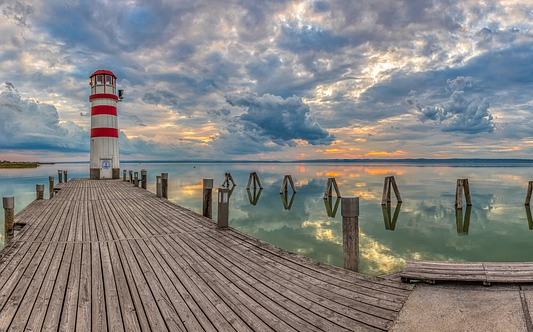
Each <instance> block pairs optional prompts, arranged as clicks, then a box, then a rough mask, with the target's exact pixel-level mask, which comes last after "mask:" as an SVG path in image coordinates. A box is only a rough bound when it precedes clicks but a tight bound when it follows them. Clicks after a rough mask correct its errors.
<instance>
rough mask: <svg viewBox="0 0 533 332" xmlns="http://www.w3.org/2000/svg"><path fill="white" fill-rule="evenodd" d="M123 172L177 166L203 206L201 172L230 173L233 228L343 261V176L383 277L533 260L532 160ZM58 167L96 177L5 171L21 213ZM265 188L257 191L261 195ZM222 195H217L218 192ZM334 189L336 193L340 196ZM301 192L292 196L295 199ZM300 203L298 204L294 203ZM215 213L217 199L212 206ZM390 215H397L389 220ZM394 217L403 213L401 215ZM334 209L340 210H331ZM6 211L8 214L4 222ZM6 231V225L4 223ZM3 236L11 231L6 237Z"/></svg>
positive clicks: (364, 266)
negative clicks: (430, 264) (462, 182)
mask: <svg viewBox="0 0 533 332" xmlns="http://www.w3.org/2000/svg"><path fill="white" fill-rule="evenodd" d="M122 168H123V169H128V170H129V169H132V170H134V171H140V170H141V169H142V168H145V169H147V170H148V177H149V184H148V190H150V191H152V192H154V191H155V176H156V175H157V174H159V173H161V172H167V173H169V199H170V200H171V201H172V202H174V203H176V204H180V205H182V206H185V207H187V208H190V209H192V210H194V211H196V212H199V213H201V206H202V198H201V196H202V186H201V183H202V179H203V178H214V182H215V187H218V186H219V185H221V184H222V182H223V180H224V173H225V172H231V174H232V176H233V178H234V179H235V181H236V183H237V187H236V188H235V190H234V191H233V193H232V196H231V199H230V226H231V227H234V228H236V229H238V230H241V231H243V232H245V233H247V234H250V235H252V236H254V237H256V238H259V239H262V240H265V241H267V242H269V243H272V244H274V245H276V246H279V247H282V248H284V249H287V250H289V251H292V252H295V253H298V254H301V255H305V256H308V257H311V258H314V259H317V260H320V261H323V262H326V263H329V264H333V265H337V266H342V263H343V259H342V224H341V216H340V206H339V208H338V211H337V213H336V215H335V216H334V217H331V216H328V210H330V212H331V210H334V208H335V197H334V199H333V201H332V202H331V203H330V204H331V205H330V206H329V209H328V207H327V206H326V204H325V202H324V200H323V194H324V190H325V186H326V182H327V178H328V177H335V178H336V180H337V183H338V185H339V187H340V191H341V194H342V195H343V196H359V197H360V216H359V228H360V234H359V248H360V262H359V267H360V271H361V272H363V273H366V274H370V275H379V274H384V273H391V272H396V271H399V270H401V269H402V268H403V266H404V264H405V262H406V261H407V260H409V259H413V258H415V259H428V260H454V261H531V260H532V256H531V252H533V222H532V221H531V220H529V221H528V213H529V216H530V210H529V209H526V208H525V206H524V199H525V194H526V189H527V182H528V181H529V180H532V179H531V178H532V177H533V175H532V174H531V168H530V167H524V166H519V167H514V166H502V167H468V166H461V167H452V166H424V167H422V166H413V165H391V164H381V165H380V164H368V165H362V164H327V163H323V164H315V163H313V164H296V163H294V164H189V163H186V164H172V163H169V164H137V163H136V164H133V163H130V164H128V163H123V164H122ZM57 169H63V170H67V171H68V173H69V178H72V177H88V164H86V165H81V164H56V165H44V166H41V167H39V168H37V169H22V170H21V169H15V170H3V169H1V170H0V195H1V196H15V209H16V211H17V212H18V211H20V210H21V209H22V208H23V207H24V206H26V205H27V204H28V203H30V202H31V201H32V200H33V199H34V198H35V184H37V183H44V184H45V188H46V189H45V197H46V198H47V197H48V176H50V175H55V176H56V182H57ZM250 172H257V173H258V175H259V178H260V180H261V182H262V184H263V186H264V189H263V190H262V192H261V193H260V195H259V198H258V200H257V202H256V204H255V205H253V204H251V201H252V203H254V202H253V201H254V199H253V190H252V192H251V193H250V194H251V196H252V197H251V198H252V199H251V201H250V196H249V195H248V193H247V192H246V190H245V188H246V183H247V182H248V177H249V174H250ZM285 174H291V175H292V177H293V179H294V182H295V185H296V190H297V193H296V194H295V195H294V197H292V196H291V195H290V194H291V192H289V197H287V200H286V201H283V199H282V198H281V197H280V195H279V190H280V186H281V183H282V181H283V177H284V175H285ZM388 175H394V176H395V178H396V182H397V183H398V186H399V189H400V192H401V195H402V198H403V204H402V205H401V206H400V207H397V206H396V201H395V199H394V196H393V204H392V206H391V207H390V211H388V210H387V209H385V210H383V209H382V207H381V195H382V191H383V181H384V177H385V176H388ZM458 178H468V179H469V182H470V190H471V193H472V201H473V206H472V208H471V209H466V208H465V209H463V211H462V214H461V215H459V214H456V212H455V208H454V198H455V185H456V180H457V179H458ZM257 194H259V193H258V192H256V196H257ZM215 195H216V193H215ZM334 196H335V195H334ZM292 198H293V199H292ZM291 199H292V205H291V206H290V209H287V206H288V205H290V203H291ZM213 210H214V211H213V214H214V216H213V218H214V219H215V220H216V203H215V204H214V206H213ZM389 214H390V217H389ZM395 214H396V215H397V219H396V220H393V219H394V216H395ZM330 215H331V213H330ZM3 217H4V216H3V213H2V214H1V216H0V218H1V219H0V220H1V221H2V223H3ZM2 231H3V230H2ZM2 238H3V237H2Z"/></svg>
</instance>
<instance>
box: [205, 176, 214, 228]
mask: <svg viewBox="0 0 533 332" xmlns="http://www.w3.org/2000/svg"><path fill="white" fill-rule="evenodd" d="M202 197H203V203H202V215H203V216H204V217H207V218H209V219H212V218H213V179H203V181H202Z"/></svg>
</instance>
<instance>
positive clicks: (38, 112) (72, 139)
mask: <svg viewBox="0 0 533 332" xmlns="http://www.w3.org/2000/svg"><path fill="white" fill-rule="evenodd" d="M0 118H1V119H2V121H0V149H22V150H55V151H63V152H67V153H68V152H80V151H89V139H88V138H89V134H88V132H87V131H85V130H84V129H83V128H82V127H80V126H78V125H76V124H74V123H73V122H71V121H66V122H60V121H59V115H58V113H57V110H56V108H55V107H54V106H53V105H49V104H44V103H39V102H37V101H34V100H31V99H23V98H21V96H20V94H19V93H18V91H17V90H16V89H15V87H14V86H13V84H11V83H9V82H5V83H3V84H2V85H1V86H0Z"/></svg>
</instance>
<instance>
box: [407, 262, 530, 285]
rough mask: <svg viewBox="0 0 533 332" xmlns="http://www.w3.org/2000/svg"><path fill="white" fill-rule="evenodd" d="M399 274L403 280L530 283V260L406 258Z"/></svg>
mask: <svg viewBox="0 0 533 332" xmlns="http://www.w3.org/2000/svg"><path fill="white" fill-rule="evenodd" d="M400 276H401V278H402V280H404V281H405V282H411V281H427V282H430V283H434V282H435V281H467V282H483V283H484V284H485V285H490V283H493V282H499V283H531V282H533V263H527V262H526V263H498V262H433V261H409V262H407V265H406V267H405V269H404V270H403V271H402V272H401V274H400Z"/></svg>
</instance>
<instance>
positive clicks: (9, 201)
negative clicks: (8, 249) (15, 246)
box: [3, 197, 15, 247]
mask: <svg viewBox="0 0 533 332" xmlns="http://www.w3.org/2000/svg"><path fill="white" fill-rule="evenodd" d="M3 203H4V234H5V241H4V247H5V246H6V245H7V244H8V243H9V242H10V241H11V240H12V239H13V236H14V234H15V231H14V227H15V197H4V198H3Z"/></svg>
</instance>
